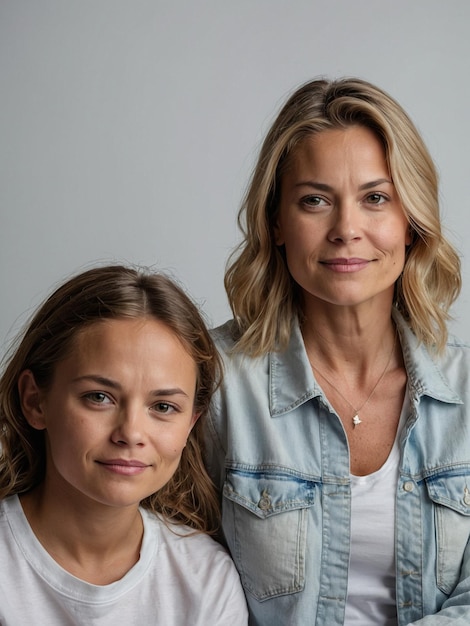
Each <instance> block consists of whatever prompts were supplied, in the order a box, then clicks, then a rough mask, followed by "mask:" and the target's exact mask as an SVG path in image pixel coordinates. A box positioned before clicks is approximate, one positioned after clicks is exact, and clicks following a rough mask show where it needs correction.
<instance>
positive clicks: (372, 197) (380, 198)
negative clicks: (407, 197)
mask: <svg viewBox="0 0 470 626" xmlns="http://www.w3.org/2000/svg"><path fill="white" fill-rule="evenodd" d="M366 200H367V202H368V203H369V204H383V203H384V202H386V200H387V198H386V197H385V196H384V195H383V194H381V193H371V194H369V195H368V196H367V198H366Z"/></svg>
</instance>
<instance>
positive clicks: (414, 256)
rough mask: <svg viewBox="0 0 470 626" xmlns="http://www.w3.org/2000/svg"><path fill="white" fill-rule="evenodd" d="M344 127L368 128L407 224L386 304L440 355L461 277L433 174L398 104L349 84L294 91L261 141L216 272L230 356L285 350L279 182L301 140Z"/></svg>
mask: <svg viewBox="0 0 470 626" xmlns="http://www.w3.org/2000/svg"><path fill="white" fill-rule="evenodd" d="M354 125H359V126H364V127H366V128H368V129H370V130H372V131H373V132H374V133H375V134H376V136H377V137H378V138H379V140H380V141H381V143H382V145H383V147H384V150H385V155H386V160H387V164H388V167H389V170H390V175H391V177H392V180H393V183H394V185H395V188H396V190H397V193H398V196H399V198H400V200H401V203H402V206H403V210H404V212H405V214H406V216H407V218H408V222H409V224H410V229H411V233H412V243H411V245H410V246H409V247H408V249H407V253H406V260H405V266H404V270H403V273H402V275H401V276H400V278H399V279H398V281H397V283H396V285H395V302H394V304H395V306H396V307H397V308H398V309H399V310H400V311H401V313H402V314H403V316H404V317H405V319H406V320H407V321H408V323H409V325H410V327H411V329H412V330H413V332H414V333H415V335H416V337H417V338H418V340H419V341H420V342H422V343H423V344H424V345H425V346H426V347H428V348H430V349H431V350H432V351H433V352H435V353H440V352H442V351H443V349H444V346H445V344H446V341H447V321H448V319H449V313H448V312H449V308H450V306H451V305H452V303H453V302H454V301H455V299H456V298H457V297H458V295H459V293H460V289H461V275H460V259H459V256H458V254H457V252H456V251H455V250H454V248H453V247H452V246H451V244H450V243H449V242H448V241H447V239H446V238H445V236H444V235H443V232H442V227H441V222H440V215H439V199H438V177H437V173H436V168H435V166H434V163H433V161H432V158H431V156H430V154H429V152H428V150H427V148H426V146H425V145H424V142H423V140H422V138H421V137H420V134H419V133H418V131H417V129H416V128H415V126H414V124H413V122H412V121H411V119H410V118H409V117H408V115H407V114H406V113H405V111H404V110H403V109H402V107H401V106H400V105H399V104H398V103H397V102H396V101H395V100H394V99H393V98H391V97H390V96H389V95H388V94H387V93H385V92H384V91H382V90H381V89H379V88H378V87H375V86H374V85H372V84H370V83H368V82H366V81H364V80H361V79H358V78H343V79H340V80H335V81H328V80H325V79H318V80H313V81H310V82H308V83H306V84H304V85H302V86H301V87H300V88H299V89H297V90H296V91H295V92H294V93H293V94H292V95H291V96H290V97H289V98H288V100H287V102H286V103H285V104H284V106H283V107H282V109H281V111H280V112H279V114H278V116H277V118H276V119H275V121H274V123H273V124H272V126H271V128H270V130H269V131H268V133H267V135H266V138H265V140H264V143H263V145H262V147H261V151H260V154H259V158H258V161H257V163H256V165H255V168H254V171H253V174H252V178H251V181H250V184H249V186H248V189H247V192H246V195H245V198H244V201H243V204H242V206H241V209H240V212H239V215H238V224H239V227H240V229H241V231H242V233H243V240H242V242H241V244H240V245H239V246H238V247H237V249H236V250H235V251H234V252H233V253H232V255H231V257H230V258H229V262H228V265H227V270H226V273H225V288H226V291H227V295H228V299H229V302H230V306H231V308H232V312H233V314H234V317H235V320H236V322H237V325H238V332H239V335H238V338H237V344H236V350H239V351H242V352H245V353H247V354H250V355H252V356H259V355H262V354H265V353H267V352H269V351H271V350H278V349H283V348H284V347H285V346H286V345H287V342H288V340H289V336H290V334H291V329H292V324H293V321H294V320H295V319H296V318H297V317H300V318H301V316H302V300H301V295H300V290H299V289H298V288H297V286H296V284H295V282H294V281H293V279H292V277H291V276H290V274H289V272H288V269H287V266H286V262H285V259H284V256H283V253H282V248H281V249H279V248H278V246H276V244H275V242H274V237H273V224H274V221H275V217H276V214H277V211H278V205H279V190H280V185H281V181H282V175H283V172H284V171H285V168H286V166H287V165H288V163H289V159H290V157H291V155H292V154H293V152H294V151H295V149H296V147H297V146H298V145H299V144H300V142H302V140H304V139H305V138H306V137H308V136H311V135H313V134H316V133H320V132H322V131H324V130H329V129H344V128H347V127H350V126H354Z"/></svg>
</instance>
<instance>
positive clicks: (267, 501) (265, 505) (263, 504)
mask: <svg viewBox="0 0 470 626" xmlns="http://www.w3.org/2000/svg"><path fill="white" fill-rule="evenodd" d="M258 506H259V508H260V509H261V510H262V511H267V510H268V509H270V508H271V498H270V497H269V495H268V494H267V493H265V492H263V493H262V494H261V498H260V500H259V502H258Z"/></svg>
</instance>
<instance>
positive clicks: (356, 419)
mask: <svg viewBox="0 0 470 626" xmlns="http://www.w3.org/2000/svg"><path fill="white" fill-rule="evenodd" d="M352 421H353V424H354V428H356V426H359V424H362V420H360V419H359V415H358V414H357V413H356V415H355V416H354V417H353V418H352Z"/></svg>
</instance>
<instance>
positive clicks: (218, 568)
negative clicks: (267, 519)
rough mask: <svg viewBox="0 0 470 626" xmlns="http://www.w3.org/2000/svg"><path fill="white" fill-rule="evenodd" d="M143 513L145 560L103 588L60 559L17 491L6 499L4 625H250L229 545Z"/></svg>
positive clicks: (0, 595)
mask: <svg viewBox="0 0 470 626" xmlns="http://www.w3.org/2000/svg"><path fill="white" fill-rule="evenodd" d="M141 514H142V519H143V523H144V537H143V542H142V548H141V554H140V559H139V561H138V562H137V563H136V564H135V566H134V567H132V568H131V569H130V570H129V572H127V574H126V575H125V576H124V577H123V578H121V579H120V580H118V581H116V582H114V583H111V584H110V585H103V586H100V585H92V584H90V583H87V582H84V581H83V580H80V579H78V578H76V577H75V576H72V574H70V573H69V572H67V571H65V570H64V569H63V568H62V567H60V565H58V563H56V561H54V559H53V558H52V557H51V556H50V555H49V553H48V552H46V550H45V549H44V548H43V547H42V545H41V544H40V543H39V541H38V540H37V539H36V536H35V535H34V533H33V532H32V530H31V527H30V526H29V523H28V521H27V519H26V517H25V515H24V513H23V509H22V507H21V504H20V501H19V499H18V497H17V496H13V497H11V498H7V499H6V500H4V501H3V502H0V564H1V565H0V624H1V625H2V626H23V625H25V626H26V625H28V626H31V624H47V626H69V625H70V626H72V625H73V626H77V625H81V624H83V625H84V626H85V625H86V626H90V625H92V626H95V625H96V626H111V625H112V626H120V625H121V624H122V625H126V626H128V625H132V624H139V625H143V626H151V625H154V624H155V625H156V624H158V625H161V626H186V625H188V626H208V625H210V626H215V625H220V626H222V625H223V626H246V624H247V622H248V617H247V608H246V603H245V598H244V595H243V591H242V588H241V584H240V581H239V577H238V573H237V572H236V570H235V567H234V565H233V563H232V561H231V559H230V557H229V556H228V554H227V553H226V551H225V550H224V548H223V547H222V546H220V545H219V544H217V543H216V542H215V541H214V540H213V539H211V538H210V537H208V536H207V535H204V534H196V535H191V536H188V533H189V532H191V531H190V529H188V528H186V527H184V526H175V527H174V530H175V532H171V531H170V530H169V529H168V528H167V527H166V526H165V524H164V523H163V522H162V521H161V520H160V519H159V518H158V517H157V516H155V515H154V514H152V513H150V512H148V511H145V510H143V509H141ZM175 533H178V534H175ZM181 535H183V536H181Z"/></svg>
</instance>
